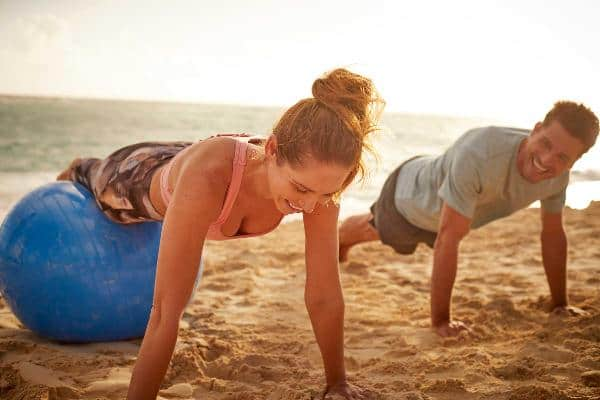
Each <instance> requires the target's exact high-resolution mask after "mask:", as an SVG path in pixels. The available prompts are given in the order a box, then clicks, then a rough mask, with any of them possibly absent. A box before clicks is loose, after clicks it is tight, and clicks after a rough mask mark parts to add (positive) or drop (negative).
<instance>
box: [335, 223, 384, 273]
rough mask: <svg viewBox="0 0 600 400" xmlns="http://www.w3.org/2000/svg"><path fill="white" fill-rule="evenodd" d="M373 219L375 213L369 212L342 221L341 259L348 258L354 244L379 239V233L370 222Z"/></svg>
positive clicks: (340, 232) (340, 236)
mask: <svg viewBox="0 0 600 400" xmlns="http://www.w3.org/2000/svg"><path fill="white" fill-rule="evenodd" d="M372 219H373V215H372V214H371V213H367V214H360V215H353V216H351V217H349V218H346V219H345V220H344V221H343V222H342V224H341V225H340V228H339V241H340V251H339V257H340V261H346V260H347V259H348V252H349V251H350V248H352V246H354V245H357V244H359V243H364V242H371V241H374V240H379V233H378V232H377V230H376V229H375V228H374V227H373V225H371V223H370V221H371V220H372Z"/></svg>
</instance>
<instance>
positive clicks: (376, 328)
mask: <svg viewBox="0 0 600 400" xmlns="http://www.w3.org/2000/svg"><path fill="white" fill-rule="evenodd" d="M538 214H539V210H535V209H527V210H523V211H520V212H518V213H516V214H515V215H513V216H511V217H509V218H506V219H504V220H501V221H497V222H495V223H492V224H490V225H488V226H486V227H484V228H482V229H480V230H477V231H474V232H472V233H471V234H470V235H469V236H468V237H467V238H466V239H465V241H464V242H463V244H462V246H461V255H460V260H459V270H458V277H457V282H456V285H455V290H454V297H453V315H454V316H455V317H456V318H459V319H462V320H463V321H465V322H467V323H468V324H470V325H471V327H472V328H473V332H472V334H471V335H470V336H461V337H459V338H451V339H441V338H439V337H437V336H436V335H435V334H433V333H432V331H431V330H430V329H429V294H428V287H429V276H430V270H431V261H432V251H431V250H429V249H428V248H426V247H424V246H422V247H419V248H418V250H417V252H416V253H415V254H414V255H411V256H401V255H397V254H395V253H394V252H393V251H392V250H391V249H389V248H386V247H385V246H383V245H381V244H378V243H373V244H366V245H362V246H360V247H358V248H356V249H354V250H353V251H352V252H351V253H350V260H349V261H348V262H346V263H343V264H342V266H341V271H342V282H343V287H344V292H345V300H346V334H345V341H346V343H345V347H346V366H347V369H348V372H349V377H350V380H351V381H352V382H354V383H356V384H359V385H362V386H364V387H367V388H369V389H370V390H372V391H373V393H376V395H374V397H373V398H378V399H407V400H408V399H410V400H420V399H440V400H442V399H488V400H492V399H493V400H496V399H498V400H500V399H506V400H509V399H510V400H525V399H534V400H536V399H552V400H563V399H573V400H574V399H599V398H600V372H599V371H600V203H599V202H596V203H593V204H592V205H590V207H588V208H587V209H585V210H581V211H577V210H570V209H567V210H566V214H565V221H566V226H567V234H568V237H569V243H570V247H569V272H568V278H569V281H568V282H569V298H570V302H571V304H572V305H575V306H577V307H580V308H583V309H584V310H586V311H588V312H589V316H585V317H557V316H551V315H549V313H548V310H547V307H548V304H549V291H548V287H547V283H546V280H545V275H544V271H543V267H542V264H541V256H540V250H539V240H538V236H539V229H540V226H539V223H538V221H539V216H538ZM303 285H304V256H303V234H302V226H301V224H300V223H299V222H292V223H289V224H284V225H282V226H281V227H280V228H278V229H277V230H276V231H275V232H274V233H272V234H269V235H267V236H265V237H261V238H252V239H246V240H239V241H234V242H222V243H218V242H215V243H210V244H209V245H208V248H207V252H206V273H205V277H204V280H203V281H202V284H201V286H200V288H199V290H198V292H197V293H196V295H195V298H194V301H193V303H192V304H191V305H190V306H189V307H188V309H187V310H186V312H185V314H184V317H183V321H182V324H181V328H180V334H179V340H178V343H177V347H176V350H175V354H174V356H173V359H172V362H171V365H170V367H169V370H168V372H167V375H166V377H165V380H164V382H163V385H162V390H161V391H160V393H159V396H160V398H163V399H207V400H208V399H210V400H216V399H219V400H221V399H237V400H247V399H268V400H273V399H310V398H313V397H318V396H319V394H320V393H321V391H322V388H323V384H324V382H323V372H322V363H321V359H320V354H319V351H318V349H317V346H316V343H315V339H314V336H313V334H312V331H311V327H310V323H309V320H308V316H307V313H306V310H305V307H304V302H303ZM139 344H140V340H131V341H124V342H114V343H96V344H85V345H81V344H80V345H62V344H57V343H53V342H50V341H47V340H45V339H43V338H40V337H37V336H36V335H34V334H33V333H31V332H30V331H28V330H27V329H25V328H24V327H23V326H22V325H21V324H20V323H19V321H18V320H17V319H16V318H15V317H14V315H13V314H12V313H11V312H10V310H9V309H8V307H7V306H6V303H5V302H4V301H3V300H2V299H0V398H2V399H15V400H16V399H73V398H81V399H111V400H112V399H122V398H124V396H125V394H126V392H127V385H128V382H129V378H130V374H131V370H132V367H133V364H134V361H135V357H136V354H137V351H138V349H139Z"/></svg>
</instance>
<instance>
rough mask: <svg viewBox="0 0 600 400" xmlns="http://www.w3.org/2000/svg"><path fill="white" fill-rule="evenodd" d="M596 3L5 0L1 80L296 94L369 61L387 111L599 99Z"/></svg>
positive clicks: (477, 112)
mask: <svg viewBox="0 0 600 400" xmlns="http://www.w3.org/2000/svg"><path fill="white" fill-rule="evenodd" d="M599 21H600V2H598V1H594V0H589V1H577V0H576V1H564V0H543V1H542V0H541V1H519V0H506V1H486V0H480V1H460V0H453V1H417V0H413V1H398V0H396V1H365V0H360V1H355V0H335V1H325V0H319V1H313V0H303V1H285V0H278V1H275V0H273V1H266V0H264V1H263V0H254V1H253V0H211V1H203V0H200V1H198V0H194V1H192V0H190V1H152V0H130V1H92V0H89V1H88V0H79V1H62V0H53V1H30V0H14V1H7V0H0V93H15V94H34V95H70V96H85V97H104V98H106V97H108V98H112V97H116V98H131V99H158V100H180V101H201V102H217V103H236V104H260V105H290V104H291V103H293V102H295V101H296V100H298V99H299V98H302V97H306V96H308V95H310V86H311V84H312V81H313V80H314V79H315V78H316V77H317V76H319V75H320V74H321V73H322V72H324V71H327V70H330V69H332V68H334V67H337V66H347V67H350V68H352V69H353V70H355V71H357V72H361V73H364V74H367V75H368V76H370V77H371V78H373V80H374V81H375V83H376V84H377V86H378V87H379V89H380V92H381V93H382V95H383V96H384V97H385V99H386V100H387V102H388V110H392V111H408V112H425V113H443V114H457V115H472V116H492V117H499V118H509V119H512V120H515V121H519V120H524V121H529V120H535V119H538V118H541V117H542V116H543V115H542V114H543V113H544V112H545V111H546V110H547V109H549V108H550V107H551V105H552V103H553V102H554V101H555V100H557V99H562V98H568V99H573V100H577V101H582V102H585V103H586V104H588V105H589V106H591V107H592V108H593V109H594V110H595V111H596V112H600V84H599V79H598V75H597V74H598V71H600V51H598V46H599V45H600V23H599Z"/></svg>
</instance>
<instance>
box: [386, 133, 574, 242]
mask: <svg viewBox="0 0 600 400" xmlns="http://www.w3.org/2000/svg"><path fill="white" fill-rule="evenodd" d="M528 135H529V131H527V130H523V129H515V128H502V127H486V128H477V129H473V130H470V131H468V132H467V133H465V134H464V135H462V136H461V137H460V138H459V139H458V140H457V141H456V142H455V143H454V144H453V145H452V147H450V148H449V149H448V150H446V152H445V153H444V154H442V155H440V156H438V157H430V156H422V157H418V158H415V159H413V160H410V161H408V162H407V163H406V164H404V166H403V167H402V169H401V170H400V173H399V174H398V181H397V184H396V193H395V203H396V208H397V209H398V211H399V212H400V213H401V214H402V215H403V216H404V217H405V218H406V219H407V220H408V221H409V222H410V223H412V224H413V225H415V226H417V227H419V228H421V229H426V230H428V231H432V232H436V231H437V230H438V223H439V217H440V212H441V208H442V203H443V202H446V203H447V204H448V205H449V206H450V207H452V208H453V209H455V210H456V211H458V212H459V213H460V214H462V215H464V216H465V217H467V218H470V219H471V228H478V227H480V226H483V225H485V224H487V223H488V222H491V221H493V220H496V219H499V218H502V217H505V216H507V215H510V214H512V213H513V212H515V211H517V210H520V209H522V208H525V207H527V206H528V205H529V204H531V203H533V202H534V201H536V200H541V205H542V208H543V209H544V210H547V211H549V212H560V211H561V210H562V208H563V207H564V204H565V196H566V188H567V185H568V183H569V172H568V171H567V172H565V173H564V174H562V175H560V176H557V177H555V178H552V179H547V180H544V181H541V182H538V183H529V182H528V181H526V180H525V179H524V178H523V177H522V176H521V174H520V173H519V171H518V169H517V152H518V149H519V145H520V143H521V141H522V140H523V139H525V138H526V137H527V136H528Z"/></svg>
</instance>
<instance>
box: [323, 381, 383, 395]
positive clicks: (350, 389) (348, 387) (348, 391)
mask: <svg viewBox="0 0 600 400" xmlns="http://www.w3.org/2000/svg"><path fill="white" fill-rule="evenodd" d="M374 398H375V397H374V394H373V393H372V392H371V391H370V390H367V389H363V388H360V387H358V386H356V385H352V384H351V383H348V382H346V381H342V382H340V383H337V384H335V385H333V386H330V387H328V388H327V389H325V393H323V399H328V400H334V399H348V400H368V399H374Z"/></svg>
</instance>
